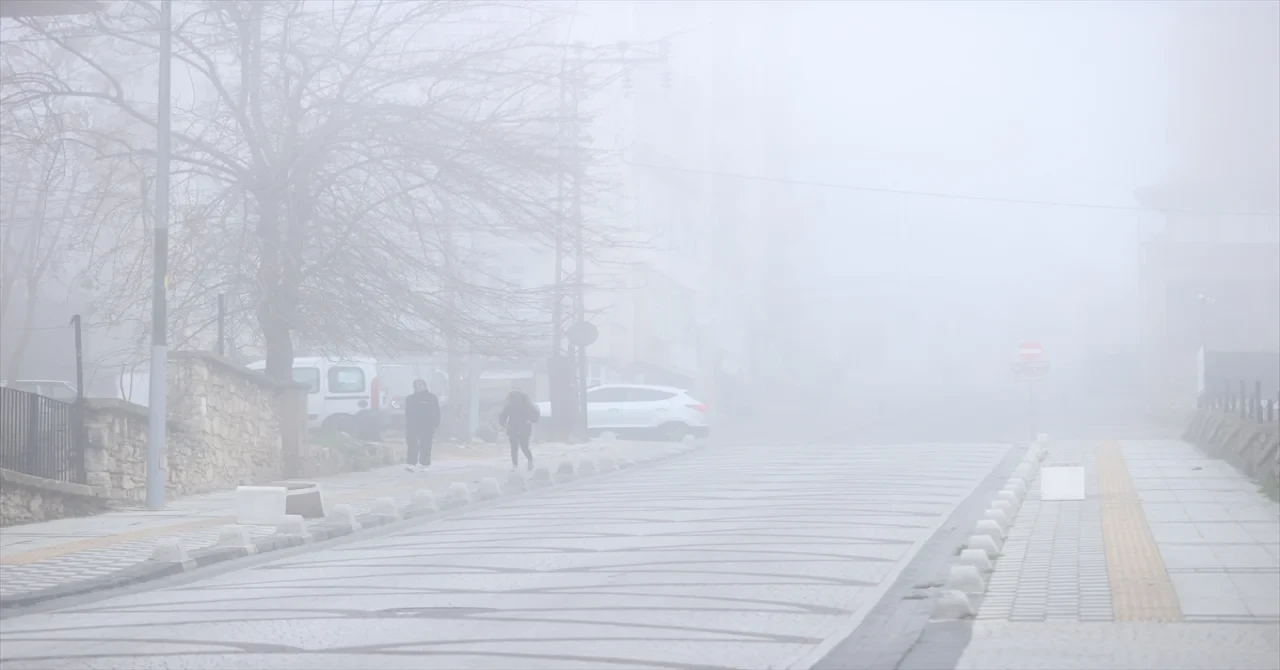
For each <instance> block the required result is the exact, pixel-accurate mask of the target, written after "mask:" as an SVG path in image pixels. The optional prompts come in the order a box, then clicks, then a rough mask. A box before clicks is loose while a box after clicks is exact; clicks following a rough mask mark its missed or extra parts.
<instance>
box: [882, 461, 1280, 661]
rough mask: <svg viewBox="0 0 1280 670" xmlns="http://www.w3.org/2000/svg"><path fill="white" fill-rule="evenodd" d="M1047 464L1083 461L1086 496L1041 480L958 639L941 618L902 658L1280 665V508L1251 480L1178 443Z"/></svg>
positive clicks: (1033, 487)
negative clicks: (1068, 494)
mask: <svg viewBox="0 0 1280 670" xmlns="http://www.w3.org/2000/svg"><path fill="white" fill-rule="evenodd" d="M1044 465H1046V466H1049V465H1083V466H1084V467H1085V473H1086V499H1085V500H1084V501H1079V502H1053V501H1042V500H1040V491H1039V487H1038V481H1037V484H1035V485H1033V486H1032V487H1031V490H1030V491H1029V492H1028V495H1027V499H1026V501H1025V502H1024V503H1023V505H1022V508H1021V510H1020V511H1019V513H1018V516H1017V518H1016V521H1015V523H1014V526H1013V528H1012V529H1011V530H1010V533H1009V537H1008V539H1007V541H1006V544H1005V547H1004V553H1003V555H1002V556H1001V557H1000V558H999V559H998V560H997V562H996V567H995V571H994V573H993V574H992V575H991V576H990V579H989V582H988V589H987V593H986V594H985V596H983V597H982V598H981V599H980V604H979V610H978V615H977V621H976V622H970V623H968V624H965V626H966V634H965V635H964V639H963V640H959V642H957V636H956V635H955V634H954V633H955V631H956V627H955V626H944V625H942V624H938V625H937V627H936V631H935V632H936V634H935V635H934V636H933V642H929V641H928V640H929V635H928V633H926V636H925V638H924V640H925V644H923V645H922V647H921V648H919V649H917V650H916V651H913V654H914V655H915V658H914V659H913V660H912V661H911V662H907V663H904V665H903V666H902V667H918V668H923V667H948V668H951V667H955V668H971V669H975V670H977V669H983V670H994V669H998V668H1010V669H1012V668H1018V669H1021V670H1029V669H1032V668H1044V669H1049V668H1053V669H1058V668H1091V669H1103V668H1106V669H1108V670H1112V669H1128V668H1132V669H1135V670H1136V669H1138V668H1187V669H1190V668H1206V669H1207V668H1219V669H1221V668H1227V669H1231V670H1243V669H1246V668H1247V669H1253V668H1267V669H1271V668H1277V669H1280V506H1277V504H1276V503H1275V502H1274V501H1271V500H1268V499H1267V498H1265V497H1264V496H1263V495H1261V494H1260V493H1259V492H1258V487H1257V485H1256V484H1255V483H1253V482H1251V481H1249V480H1247V479H1245V478H1244V477H1242V476H1240V475H1239V474H1238V473H1237V472H1236V471H1235V470H1234V469H1233V468H1232V467H1231V466H1230V465H1228V464H1226V463H1224V462H1222V461H1218V460H1214V459H1210V458H1208V457H1206V456H1204V455H1203V454H1202V453H1201V452H1199V450H1197V449H1196V448H1195V447H1194V446H1192V445H1189V444H1186V443H1183V442H1179V441H1127V442H1123V443H1114V442H1113V443H1096V442H1094V443H1076V444H1056V445H1053V446H1051V447H1050V449H1049V456H1048V459H1047V460H1046V461H1045V462H1044ZM944 629H945V630H944ZM944 638H946V640H945V642H946V644H950V645H952V646H953V647H955V646H956V645H957V644H958V645H964V644H965V642H967V648H965V649H964V650H963V652H961V651H960V650H959V649H954V648H953V649H951V650H946V649H941V648H938V647H939V645H941V644H942V642H939V641H940V640H944ZM931 644H932V645H933V646H934V648H929V647H930V645H931ZM948 656H949V657H950V658H947V657H948Z"/></svg>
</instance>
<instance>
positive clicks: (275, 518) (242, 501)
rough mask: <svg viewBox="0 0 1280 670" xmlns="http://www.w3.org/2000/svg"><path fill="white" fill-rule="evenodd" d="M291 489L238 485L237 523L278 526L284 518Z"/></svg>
mask: <svg viewBox="0 0 1280 670" xmlns="http://www.w3.org/2000/svg"><path fill="white" fill-rule="evenodd" d="M288 496H289V489H287V488H285V487H283V486H237V487H236V523H238V524H240V525H243V526H276V525H279V524H280V522H281V521H283V520H284V515H285V508H286V506H287V498H288Z"/></svg>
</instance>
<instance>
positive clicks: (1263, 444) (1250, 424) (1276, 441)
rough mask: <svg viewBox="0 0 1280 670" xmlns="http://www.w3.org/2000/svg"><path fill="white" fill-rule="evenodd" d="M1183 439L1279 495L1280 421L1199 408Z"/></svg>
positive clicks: (1273, 493)
mask: <svg viewBox="0 0 1280 670" xmlns="http://www.w3.org/2000/svg"><path fill="white" fill-rule="evenodd" d="M1183 439H1184V440H1186V441H1187V442H1191V443H1192V444H1195V445H1196V446H1198V447H1200V449H1201V451H1203V452H1205V454H1206V455H1208V456H1211V457H1213V458H1221V459H1222V460H1224V461H1226V462H1228V463H1230V464H1231V465H1232V466H1233V467H1234V468H1235V469H1236V470H1238V471H1239V472H1240V473H1241V474H1243V475H1245V476H1246V477H1249V478H1250V479H1253V480H1255V481H1258V482H1260V483H1261V484H1262V485H1263V487H1264V488H1265V489H1267V490H1268V491H1269V492H1272V495H1276V493H1275V491H1276V490H1277V489H1278V488H1280V423H1261V422H1258V421H1253V420H1251V419H1246V418H1244V417H1241V416H1239V415H1238V414H1235V413H1230V412H1224V411H1221V410H1214V409H1202V410H1199V411H1198V412H1197V413H1196V415H1195V416H1194V417H1192V419H1191V423H1190V425H1189V426H1187V430H1186V432H1185V433H1184V434H1183Z"/></svg>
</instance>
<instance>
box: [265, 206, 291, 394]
mask: <svg viewBox="0 0 1280 670" xmlns="http://www.w3.org/2000/svg"><path fill="white" fill-rule="evenodd" d="M268 188H270V187H268ZM263 190H264V191H266V190H267V189H263ZM258 204H259V207H260V208H261V211H260V213H259V220H258V234H259V237H260V238H261V239H262V245H261V247H260V248H261V254H260V260H259V264H258V286H259V287H261V290H262V297H261V300H260V302H259V303H258V309H257V312H258V325H259V326H260V327H261V328H262V337H263V340H264V344H265V345H266V349H267V365H266V370H265V371H264V372H265V373H266V375H267V376H268V377H270V378H272V379H275V380H279V381H292V379H293V334H292V332H291V331H292V330H293V324H292V321H291V317H292V314H293V308H294V305H293V304H290V296H291V293H290V292H289V291H286V290H285V286H284V284H285V281H284V275H285V273H284V267H283V264H284V259H283V257H282V254H281V249H282V244H281V237H282V236H281V235H280V200H279V197H278V193H276V192H264V193H259V194H258Z"/></svg>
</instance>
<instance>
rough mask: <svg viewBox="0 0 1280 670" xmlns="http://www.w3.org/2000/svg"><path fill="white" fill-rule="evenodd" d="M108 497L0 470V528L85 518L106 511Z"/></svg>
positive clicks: (100, 492)
mask: <svg viewBox="0 0 1280 670" xmlns="http://www.w3.org/2000/svg"><path fill="white" fill-rule="evenodd" d="M107 499H108V494H107V492H106V491H103V490H101V489H95V488H94V487H91V486H85V485H84V484H69V483H67V482H59V481H54V480H51V479H44V478H43V477H32V476H31V475H27V474H23V473H21V472H14V471H13V470H5V469H3V468H0V526H12V525H15V524H20V523H31V522H33V521H44V520H45V519H58V518H62V517H68V516H88V515H90V514H97V513H99V512H102V511H105V510H106V509H107Z"/></svg>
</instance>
